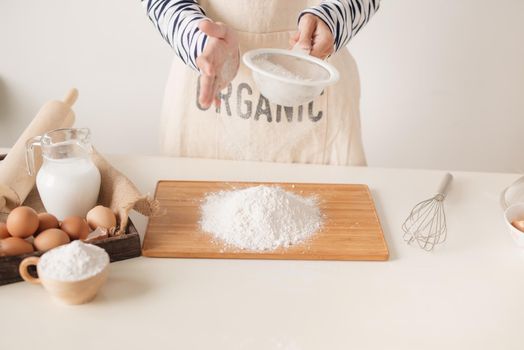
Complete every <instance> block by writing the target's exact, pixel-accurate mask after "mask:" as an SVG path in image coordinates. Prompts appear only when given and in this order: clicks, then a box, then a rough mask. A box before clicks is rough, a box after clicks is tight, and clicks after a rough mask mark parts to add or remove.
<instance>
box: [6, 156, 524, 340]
mask: <svg viewBox="0 0 524 350" xmlns="http://www.w3.org/2000/svg"><path fill="white" fill-rule="evenodd" d="M109 159H110V161H111V162H112V163H113V164H114V165H115V166H116V167H118V168H119V169H120V170H122V171H123V172H124V173H126V174H127V175H128V176H129V177H130V178H131V179H132V180H133V181H134V182H135V183H136V184H137V186H138V187H139V188H140V189H141V190H142V191H144V192H150V193H153V191H154V187H155V183H156V181H157V180H159V179H180V180H188V179H193V180H231V181H234V180H241V181H245V180H248V181H249V180H251V181H288V182H325V183H365V184H368V185H369V186H370V188H371V190H372V194H373V197H374V199H375V202H376V206H377V209H378V213H379V216H380V219H381V221H382V225H383V228H384V231H385V236H386V240H387V243H388V246H389V249H390V254H391V258H390V260H389V261H387V262H330V261H264V260H259V261H256V260H255V261H251V260H205V259H200V260H198V259H152V258H136V259H131V260H127V261H122V262H118V263H114V264H112V265H111V270H110V278H109V280H108V282H107V284H106V285H105V286H104V287H103V288H102V289H101V291H100V293H99V295H98V297H97V298H96V299H95V300H94V301H93V302H92V303H90V304H87V305H82V306H75V307H71V306H63V305H59V304H56V303H55V302H53V301H52V299H50V297H49V296H48V295H47V294H46V292H45V291H44V290H43V288H41V287H40V286H34V285H30V284H28V283H15V284H11V285H7V286H2V287H0V314H1V316H0V319H1V320H2V321H0V348H1V349H35V348H37V349H38V348H42V349H44V348H45V349H59V348H60V349H65V348H74V349H167V348H169V349H171V348H173V349H174V348H176V349H228V350H234V349H290V350H296V349H350V348H352V349H490V350H491V349H523V348H524V340H523V337H522V334H523V332H524V331H523V327H524V261H523V257H524V256H523V252H522V251H521V250H520V249H519V248H518V247H516V246H515V245H514V243H513V241H512V240H511V237H510V236H509V234H508V233H507V232H506V227H505V226H504V222H503V220H502V218H501V217H502V211H501V209H500V206H499V203H498V196H499V192H500V191H501V190H502V189H503V188H504V187H505V186H507V185H508V184H509V183H511V182H512V181H513V180H515V179H516V178H517V175H516V174H487V173H464V172H454V173H453V174H454V176H455V179H454V182H453V184H452V187H451V189H450V193H449V196H448V198H447V199H446V211H447V215H448V216H447V218H448V229H449V230H448V240H447V241H446V242H445V243H444V244H443V245H441V246H438V247H437V248H436V250H435V251H433V252H432V253H427V252H424V251H422V250H420V249H418V248H415V247H411V246H408V245H406V244H405V243H404V241H403V240H402V232H401V229H400V226H401V223H402V221H403V220H404V218H405V217H406V215H407V214H408V213H409V210H410V209H411V207H412V206H413V205H414V204H415V203H416V202H418V201H419V200H421V199H425V198H426V197H429V196H431V195H432V194H433V193H434V191H435V189H436V187H437V186H438V184H439V182H440V179H441V177H442V175H443V172H440V171H423V170H406V169H405V170H396V169H376V168H351V167H328V166H306V165H285V164H262V163H260V164H258V163H240V162H228V161H212V160H191V159H173V158H161V157H131V156H111V157H109ZM133 219H134V221H135V223H136V225H137V227H138V228H139V231H140V232H141V233H143V232H144V228H145V224H146V220H144V219H142V218H140V217H139V216H138V215H134V216H133ZM96 344H98V346H95V345H96Z"/></svg>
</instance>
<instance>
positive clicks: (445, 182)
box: [437, 173, 453, 196]
mask: <svg viewBox="0 0 524 350" xmlns="http://www.w3.org/2000/svg"><path fill="white" fill-rule="evenodd" d="M451 180H453V175H451V174H450V173H446V175H444V178H443V179H442V181H441V182H440V186H439V187H438V191H437V194H439V195H442V196H445V195H446V193H447V192H448V187H449V184H450V183H451Z"/></svg>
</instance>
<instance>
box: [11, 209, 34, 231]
mask: <svg viewBox="0 0 524 350" xmlns="http://www.w3.org/2000/svg"><path fill="white" fill-rule="evenodd" d="M6 225H7V231H9V233H10V234H11V236H13V237H20V238H26V237H29V236H31V235H32V234H33V233H35V232H36V229H37V228H38V215H37V214H36V211H34V209H33V208H29V207H18V208H15V209H13V210H12V211H11V213H9V216H8V217H7V222H6Z"/></svg>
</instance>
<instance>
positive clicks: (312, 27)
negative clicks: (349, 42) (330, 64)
mask: <svg viewBox="0 0 524 350" xmlns="http://www.w3.org/2000/svg"><path fill="white" fill-rule="evenodd" d="M289 43H290V44H291V46H292V47H294V46H295V45H296V44H297V43H298V46H299V47H300V48H301V49H302V50H304V51H307V52H309V54H310V55H312V56H315V57H318V58H320V59H325V58H327V57H328V56H329V55H331V54H332V53H333V52H334V51H335V38H334V37H333V33H331V30H330V29H329V27H328V26H327V25H326V23H324V21H322V20H321V19H320V18H318V17H317V16H315V15H313V14H310V13H306V14H305V15H303V16H302V17H301V18H300V22H299V23H298V31H297V32H296V33H295V34H293V35H292V36H291V39H290V40H289Z"/></svg>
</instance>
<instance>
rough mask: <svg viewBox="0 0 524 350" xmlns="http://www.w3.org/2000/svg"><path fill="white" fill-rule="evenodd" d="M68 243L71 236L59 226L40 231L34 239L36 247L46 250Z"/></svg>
mask: <svg viewBox="0 0 524 350" xmlns="http://www.w3.org/2000/svg"><path fill="white" fill-rule="evenodd" d="M67 243H69V236H68V235H67V233H65V232H64V231H62V230H60V229H58V228H50V229H47V230H45V231H43V232H40V234H39V235H38V236H37V237H36V238H35V240H34V241H33V244H34V245H35V248H36V249H37V250H39V251H44V252H46V251H48V250H49V249H53V248H55V247H58V246H60V245H64V244H67Z"/></svg>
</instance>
